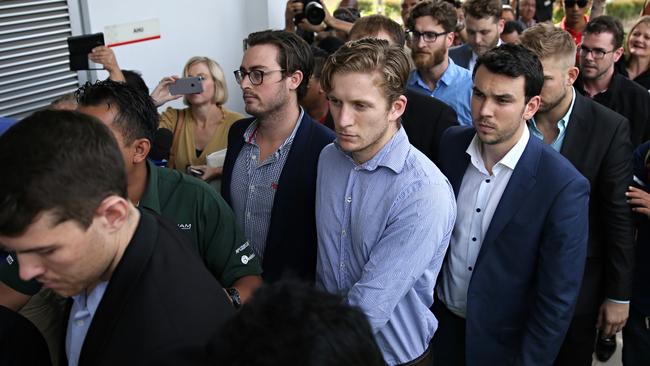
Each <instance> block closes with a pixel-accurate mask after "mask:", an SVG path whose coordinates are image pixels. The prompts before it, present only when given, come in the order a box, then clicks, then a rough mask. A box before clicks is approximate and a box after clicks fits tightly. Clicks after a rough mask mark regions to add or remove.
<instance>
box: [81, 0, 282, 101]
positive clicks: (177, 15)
mask: <svg viewBox="0 0 650 366" xmlns="http://www.w3.org/2000/svg"><path fill="white" fill-rule="evenodd" d="M80 1H82V9H84V11H85V13H86V14H83V13H84V11H82V17H85V18H86V19H85V24H86V27H87V29H86V30H85V31H86V32H87V33H95V32H102V31H103V30H104V26H107V25H115V24H122V23H130V22H136V21H140V20H146V19H152V18H157V19H158V20H159V21H160V34H161V38H160V39H157V40H152V41H145V42H140V43H134V44H130V45H124V46H117V47H114V48H113V50H114V52H115V55H116V56H117V60H118V62H119V64H120V67H121V68H123V69H131V70H138V71H140V72H142V76H143V78H144V80H145V82H146V83H147V85H148V86H149V88H150V89H151V90H153V88H154V87H155V86H156V85H157V84H158V82H159V81H160V79H161V78H162V77H163V76H167V75H180V74H181V72H182V68H183V65H184V64H185V62H186V61H187V60H188V59H189V58H190V57H192V56H197V55H201V56H208V57H211V58H213V59H215V60H216V61H217V62H219V64H220V65H221V67H222V68H223V69H224V72H225V74H226V80H227V82H228V92H229V94H230V97H229V99H228V102H227V103H226V107H227V108H230V109H233V110H236V111H239V112H243V110H244V104H243V101H242V97H241V91H240V89H239V86H238V85H237V84H236V83H235V79H234V76H233V74H232V72H233V70H236V69H237V68H239V64H240V62H241V57H242V40H243V39H244V38H246V36H247V35H248V34H249V33H250V32H253V31H257V30H263V29H268V28H274V29H277V28H282V27H283V26H284V18H283V17H284V7H285V4H286V1H285V0H185V1H180V0H158V1H155V0H110V1H107V0H80ZM98 77H99V78H106V77H107V74H106V72H103V71H100V72H98ZM169 105H171V106H177V107H179V106H182V102H181V101H180V100H177V101H174V102H170V103H168V104H167V105H165V106H164V108H165V107H167V106H169Z"/></svg>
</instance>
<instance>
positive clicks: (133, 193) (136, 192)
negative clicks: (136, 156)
mask: <svg viewBox="0 0 650 366" xmlns="http://www.w3.org/2000/svg"><path fill="white" fill-rule="evenodd" d="M127 174H128V177H127V180H128V187H127V191H128V193H129V200H130V201H131V202H133V204H134V205H137V204H138V203H139V202H140V200H141V199H142V196H143V195H144V191H145V189H146V188H147V179H148V177H149V172H148V171H147V163H146V160H145V161H143V162H142V163H140V164H136V165H135V166H133V169H131V171H129V172H128V173H127Z"/></svg>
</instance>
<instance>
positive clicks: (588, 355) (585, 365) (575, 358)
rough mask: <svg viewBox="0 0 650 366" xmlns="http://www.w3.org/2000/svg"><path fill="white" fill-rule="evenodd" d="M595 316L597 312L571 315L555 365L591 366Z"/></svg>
mask: <svg viewBox="0 0 650 366" xmlns="http://www.w3.org/2000/svg"><path fill="white" fill-rule="evenodd" d="M597 318H598V314H597V313H594V314H580V315H576V316H574V317H573V319H572V320H571V324H570V325H569V330H568V331H567V334H566V338H565V339H564V343H562V347H561V348H560V353H559V354H558V355H557V358H556V359H555V366H591V363H592V354H593V353H594V342H595V341H596V320H597Z"/></svg>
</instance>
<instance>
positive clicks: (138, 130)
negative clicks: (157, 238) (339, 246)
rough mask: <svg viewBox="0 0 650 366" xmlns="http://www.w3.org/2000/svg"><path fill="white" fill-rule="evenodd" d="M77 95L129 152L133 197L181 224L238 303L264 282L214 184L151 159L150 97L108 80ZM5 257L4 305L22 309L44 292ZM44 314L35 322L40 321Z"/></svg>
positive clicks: (0, 284)
mask: <svg viewBox="0 0 650 366" xmlns="http://www.w3.org/2000/svg"><path fill="white" fill-rule="evenodd" d="M78 99H79V104H80V105H79V111H81V112H83V113H86V114H89V115H92V116H94V117H97V118H98V119H99V120H101V121H102V122H104V123H105V124H106V125H107V126H108V127H109V128H110V129H111V131H112V132H113V134H114V135H115V138H116V139H117V141H118V144H119V145H120V148H121V150H122V155H123V157H124V163H125V167H126V171H127V178H128V194H129V199H130V200H131V201H132V202H133V203H134V204H136V205H138V206H139V207H141V208H146V209H149V210H152V211H155V212H156V213H158V214H160V215H162V216H163V217H166V218H167V219H169V220H170V221H172V222H174V223H176V224H177V225H178V227H179V231H180V235H184V236H186V237H187V239H188V240H189V241H188V244H191V245H193V246H194V247H196V249H197V251H198V253H199V255H200V257H201V258H202V259H203V262H204V263H205V265H206V267H207V268H208V270H209V271H210V272H211V273H212V274H213V275H214V277H215V278H216V279H217V280H218V281H219V283H221V285H222V286H223V287H224V288H225V289H226V291H227V292H228V294H229V295H230V298H231V300H232V301H233V305H234V306H235V307H238V306H239V305H240V304H241V302H245V301H246V300H247V299H248V298H249V296H250V295H251V294H252V292H253V291H254V290H255V289H256V288H257V287H258V286H259V285H261V283H262V279H261V277H260V274H261V273H262V269H261V265H260V262H259V259H258V258H257V257H256V256H255V254H254V253H253V251H252V249H251V247H250V245H249V243H248V241H247V240H246V239H245V238H244V235H243V234H242V232H241V230H239V228H238V227H237V226H236V223H235V220H234V215H233V213H232V210H231V209H230V207H228V205H227V204H226V203H225V202H224V201H223V199H222V198H221V196H220V195H219V194H218V193H216V192H215V191H214V189H212V188H211V187H210V186H208V185H207V184H205V183H204V182H202V181H200V180H198V179H196V178H193V177H190V176H187V175H184V174H182V173H179V172H177V171H173V170H169V169H166V168H159V167H157V166H155V165H154V164H152V163H151V162H149V161H148V160H147V159H146V158H147V154H148V152H149V150H150V148H151V138H152V136H153V134H154V132H155V130H156V129H157V127H158V114H157V112H156V109H155V107H154V105H153V103H152V102H151V100H150V98H149V96H147V95H143V94H139V92H138V91H136V90H135V89H133V88H131V87H129V86H127V85H126V84H122V83H116V82H112V81H109V80H107V81H99V82H97V83H95V84H87V85H85V86H84V87H82V88H80V89H79V91H78ZM0 260H1V261H2V262H3V263H2V264H3V265H2V266H0V305H5V306H7V307H10V308H13V309H14V310H18V309H20V308H21V307H22V306H23V305H24V304H25V303H26V302H27V300H29V298H30V297H31V296H33V295H35V294H36V293H37V292H38V291H39V289H40V284H38V283H36V282H24V281H22V280H20V278H19V276H18V274H19V269H18V263H17V261H15V260H14V258H13V257H12V256H11V254H9V255H3V256H2V258H0ZM39 307H41V308H42V306H39ZM43 310H44V309H43ZM50 315H51V314H50ZM28 317H29V316H28ZM42 317H43V316H39V317H37V318H36V319H34V318H32V321H34V322H35V323H36V325H37V326H39V323H41V319H42ZM45 317H46V318H48V317H50V316H49V315H46V316H45ZM47 321H49V320H47ZM48 341H49V340H48ZM48 343H49V342H48ZM50 346H52V345H51V344H50Z"/></svg>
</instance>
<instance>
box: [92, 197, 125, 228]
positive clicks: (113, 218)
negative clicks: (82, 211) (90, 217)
mask: <svg viewBox="0 0 650 366" xmlns="http://www.w3.org/2000/svg"><path fill="white" fill-rule="evenodd" d="M130 208H131V204H130V203H129V201H127V199H126V198H123V197H120V196H116V195H112V196H108V197H106V198H104V200H102V202H101V203H100V204H99V207H98V208H97V210H95V219H99V220H101V225H102V227H104V228H105V229H106V230H108V231H110V232H115V231H118V230H119V229H120V228H122V226H124V224H125V223H126V221H127V219H128V217H129V210H130Z"/></svg>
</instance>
